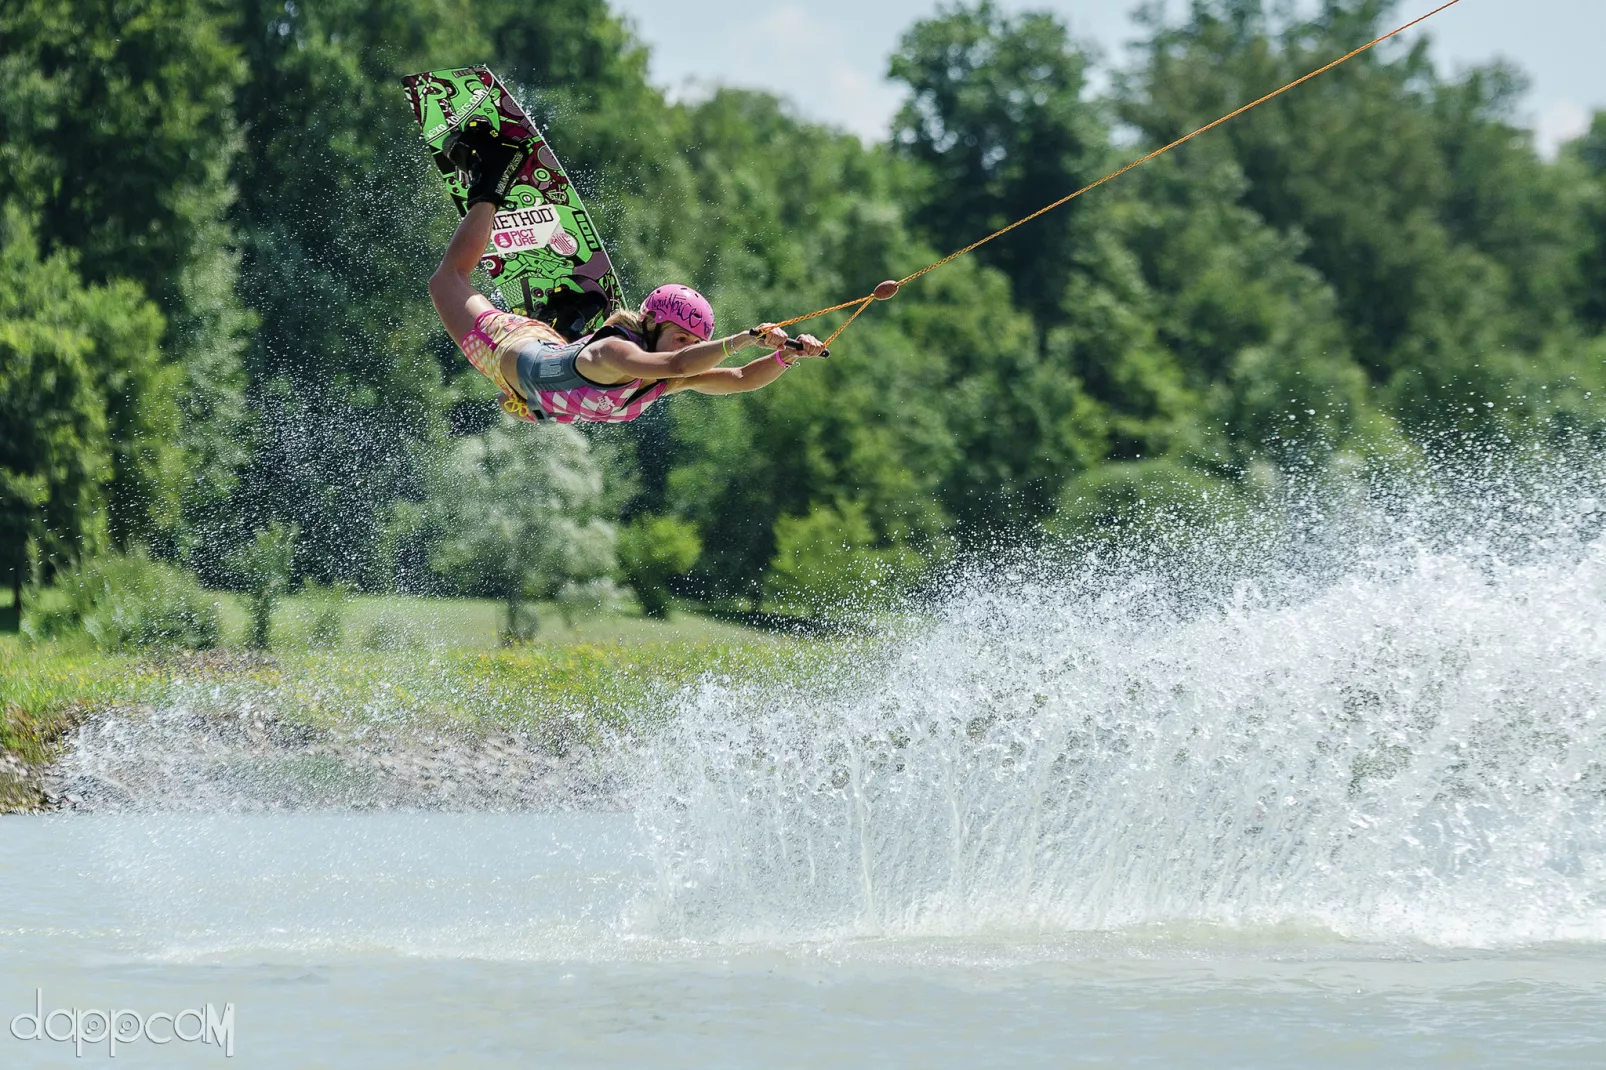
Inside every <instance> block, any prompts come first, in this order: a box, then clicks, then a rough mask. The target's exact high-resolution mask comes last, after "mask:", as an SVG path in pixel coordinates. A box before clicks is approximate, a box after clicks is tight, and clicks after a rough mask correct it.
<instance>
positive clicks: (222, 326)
mask: <svg viewBox="0 0 1606 1070" xmlns="http://www.w3.org/2000/svg"><path fill="white" fill-rule="evenodd" d="M242 74H243V70H242V68H241V67H240V64H239V62H238V58H237V56H236V55H235V53H234V51H233V50H232V49H231V48H230V47H229V46H228V45H227V44H226V43H225V42H224V41H223V40H222V38H221V37H220V35H219V32H218V21H217V19H216V17H215V15H214V9H213V7H212V5H211V4H210V3H209V2H208V0H132V2H130V3H123V4H116V5H111V6H108V5H106V4H103V3H96V2H94V0H17V2H15V3H8V4H6V5H5V6H4V7H3V8H0V202H9V203H13V204H16V205H18V206H20V207H21V208H22V209H23V210H24V211H25V213H26V214H27V215H28V216H29V217H30V218H32V219H34V220H35V221H36V224H37V227H38V234H39V240H40V242H41V244H42V245H43V247H44V249H45V250H46V251H47V252H54V251H58V250H74V251H76V253H77V260H76V264H77V270H78V271H79V272H80V273H81V274H82V276H83V277H84V279H85V280H86V281H87V282H89V283H91V284H111V283H113V282H114V281H115V280H128V281H130V282H132V283H133V284H135V285H136V286H137V287H138V288H139V290H140V291H142V292H143V293H144V294H145V295H147V296H148V297H149V298H150V299H151V300H152V301H153V302H154V303H155V305H156V308H157V310H159V311H160V314H161V319H160V320H157V321H155V322H157V323H158V324H159V325H160V329H161V330H162V338H161V344H162V353H163V357H164V359H165V361H166V362H167V363H168V364H170V365H173V366H174V367H176V368H177V369H179V370H178V371H177V372H175V373H172V374H171V375H168V374H165V373H164V374H161V375H158V376H157V378H159V379H161V380H162V383H161V385H160V387H159V388H154V389H156V390H157V391H158V392H160V393H162V395H163V397H164V401H163V404H169V405H177V406H179V410H180V413H181V415H182V422H181V423H180V424H179V425H178V427H177V428H176V429H175V428H172V427H169V426H167V423H166V421H165V418H164V421H163V424H162V426H161V427H160V429H159V431H160V434H161V435H162V436H169V435H171V436H172V440H176V442H177V445H178V447H179V449H180V450H181V451H182V463H177V462H175V461H174V459H173V457H171V456H169V457H165V458H162V459H160V460H157V459H155V458H147V460H148V461H149V462H150V463H148V464H145V465H144V468H145V470H146V474H150V473H151V472H153V471H155V470H157V469H162V468H166V469H168V470H170V471H183V472H184V475H185V478H184V480H183V483H182V488H183V490H184V494H185V497H186V500H187V505H188V506H189V508H190V510H191V512H192V513H195V512H197V511H203V512H204V511H205V509H206V508H207V507H208V504H209V503H214V504H215V503H216V501H217V500H218V498H219V497H220V495H221V494H222V493H223V492H224V491H225V490H226V489H227V487H228V486H229V484H230V481H231V480H232V477H233V473H234V469H235V467H236V466H237V465H238V463H239V461H240V459H241V457H242V453H241V451H240V448H239V445H238V440H239V425H240V419H241V398H240V382H239V350H240V344H241V336H242V334H243V333H244V331H245V330H246V329H247V327H248V326H249V324H248V321H247V319H246V317H245V315H244V312H243V309H242V308H241V306H240V304H239V302H238V300H237V298H236V297H235V293H234V279H235V274H234V272H235V267H234V263H235V261H234V255H235V254H234V252H233V251H232V238H231V234H230V230H229V228H228V226H227V224H226V221H225V215H226V213H227V211H228V208H229V203H230V200H231V198H232V196H233V191H232V188H231V187H230V184H229V176H228V168H229V164H230V161H231V159H232V157H233V154H234V152H235V150H236V148H237V147H238V130H237V126H236V124H235V122H234V118H233V114H232V111H231V107H232V103H233V94H234V91H235V89H236V87H237V86H238V85H239V83H240V78H241V76H242ZM125 326H126V327H128V328H130V329H133V330H134V331H135V332H136V333H137V334H140V335H141V337H143V333H142V332H144V331H145V330H146V329H147V325H146V323H144V322H141V323H135V324H128V325H123V324H118V323H116V322H115V321H112V320H109V319H108V320H105V321H103V324H102V327H103V336H102V338H101V339H100V340H101V341H102V342H107V343H113V342H115V341H116V340H115V339H114V338H112V337H111V335H112V334H114V333H115V332H116V331H118V330H122V329H124V328H125ZM101 355H102V358H103V359H106V360H113V361H114V360H116V359H117V354H116V350H115V347H108V348H107V349H105V350H103V351H102V354H101ZM127 374H129V372H128V370H127V369H115V368H114V369H113V370H112V377H113V378H117V377H120V376H121V377H126V375H127ZM142 374H144V373H142ZM149 374H155V373H154V372H151V373H149ZM180 380H181V385H179V381H180ZM119 385H121V386H126V387H127V388H128V391H129V394H128V395H127V396H130V397H135V396H138V395H142V394H144V393H146V392H148V391H150V390H152V389H153V388H152V386H151V383H150V382H149V381H148V380H147V381H146V382H135V381H132V380H128V381H126V382H124V383H121V384H119ZM153 400H154V399H153ZM150 416H151V406H148V405H144V404H143V403H138V404H128V405H125V404H118V405H114V406H113V407H112V410H111V413H110V417H111V421H112V424H111V435H112V438H113V440H114V441H115V442H117V443H118V444H119V446H118V449H119V451H120V454H121V455H122V456H123V458H124V459H125V460H126V459H127V458H128V456H129V455H130V454H131V453H133V452H137V451H140V450H147V451H148V450H149V449H150V446H149V444H145V445H140V444H137V440H138V439H140V438H141V437H142V436H146V435H148V434H150V433H152V432H153V430H155V429H153V428H151V427H150V426H149V424H148V422H147V421H148V419H149V418H150ZM129 467H130V466H129V465H128V464H126V463H125V464H124V471H127V470H128V468H129ZM173 493H174V491H173V488H172V487H171V485H170V484H167V483H165V482H163V481H156V482H154V483H152V482H149V481H147V480H144V479H135V480H124V479H122V478H121V477H120V478H119V481H118V485H117V487H116V489H115V496H114V511H113V521H114V524H113V526H114V529H115V531H116V533H117V535H118V537H119V539H120V541H124V542H127V541H130V540H132V539H135V538H139V539H145V540H152V541H156V542H161V543H166V544H167V545H168V546H169V547H170V548H172V549H176V548H177V547H176V545H174V544H175V540H177V539H178V537H179V532H178V530H177V528H178V526H179V525H178V518H177V516H176V510H175V509H174V508H173V501H172V495H173ZM147 494H148V495H154V496H155V497H154V498H153V499H151V500H141V496H142V495H147Z"/></svg>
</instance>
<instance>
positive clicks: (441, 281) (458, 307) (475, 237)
mask: <svg viewBox="0 0 1606 1070" xmlns="http://www.w3.org/2000/svg"><path fill="white" fill-rule="evenodd" d="M495 223H496V208H495V207H494V206H493V205H492V204H491V203H490V202H489V201H481V202H480V203H478V204H476V205H474V206H473V207H471V208H470V209H469V210H468V214H467V215H465V216H464V217H463V221H462V222H461V223H458V224H457V233H456V234H453V235H452V243H451V244H450V245H448V246H447V247H446V255H445V256H443V257H442V258H441V266H440V267H438V268H436V269H435V274H433V275H431V276H430V277H429V296H430V299H431V300H433V301H434V302H435V311H436V312H437V313H438V314H439V315H440V318H441V322H442V323H443V324H445V325H446V330H447V331H448V333H450V334H451V336H452V341H454V342H456V341H459V340H461V339H462V337H463V336H464V335H466V334H468V333H469V332H470V331H472V330H473V329H474V321H475V320H476V319H478V318H479V315H480V313H482V312H486V311H489V310H491V309H494V308H495V307H496V306H495V305H493V304H491V302H490V301H489V300H488V299H487V298H486V297H485V295H484V294H482V293H480V292H479V291H478V290H476V289H474V285H473V283H471V282H469V281H468V276H469V272H471V271H473V270H474V265H475V264H478V263H479V262H480V257H481V256H483V255H484V254H485V246H486V245H487V244H489V243H490V240H491V228H492V227H493V226H494V225H495Z"/></svg>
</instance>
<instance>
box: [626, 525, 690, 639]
mask: <svg viewBox="0 0 1606 1070" xmlns="http://www.w3.org/2000/svg"><path fill="white" fill-rule="evenodd" d="M702 552H703V540H702V538H701V537H700V536H699V535H698V534H697V529H696V528H695V527H693V526H692V525H690V524H688V523H686V521H684V520H681V519H679V518H677V517H673V516H652V515H649V514H643V515H641V516H638V517H637V518H636V519H635V520H633V521H631V522H630V524H629V525H628V526H626V527H625V528H624V529H622V530H621V531H620V532H619V569H620V571H621V572H622V573H623V574H624V577H625V581H626V582H627V583H629V584H630V586H631V588H633V589H634V590H635V592H636V599H637V600H638V601H639V602H640V603H641V609H642V612H643V613H645V614H647V616H649V617H657V618H660V619H662V618H663V617H666V616H668V615H669V597H670V586H669V585H670V582H671V581H672V580H675V579H677V578H679V577H681V576H684V575H685V574H686V573H688V572H690V571H691V569H692V566H693V565H695V564H696V563H697V558H698V557H699V556H700V555H701V554H702Z"/></svg>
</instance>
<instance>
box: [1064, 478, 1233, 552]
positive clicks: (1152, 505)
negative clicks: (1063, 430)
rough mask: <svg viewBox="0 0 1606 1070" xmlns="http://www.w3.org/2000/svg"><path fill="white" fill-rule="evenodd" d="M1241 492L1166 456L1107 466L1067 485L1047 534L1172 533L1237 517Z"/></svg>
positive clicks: (1125, 535)
mask: <svg viewBox="0 0 1606 1070" xmlns="http://www.w3.org/2000/svg"><path fill="white" fill-rule="evenodd" d="M1242 510H1243V498H1242V492H1241V491H1239V489H1238V488H1237V487H1235V486H1233V485H1232V484H1230V483H1226V482H1224V481H1222V480H1219V479H1215V478H1212V477H1211V476H1209V475H1206V474H1205V473H1203V472H1198V471H1195V470H1193V469H1191V468H1187V467H1184V466H1183V465H1181V464H1179V463H1177V462H1175V461H1172V460H1166V459H1157V460H1148V461H1125V462H1121V463H1117V464H1106V465H1103V466H1102V467H1099V468H1095V469H1092V470H1091V471H1088V472H1084V473H1082V474H1081V475H1079V476H1077V477H1076V478H1075V479H1073V480H1071V482H1070V483H1068V484H1066V486H1065V490H1064V491H1063V492H1062V493H1061V495H1060V500H1059V508H1058V510H1057V511H1056V512H1055V513H1054V515H1053V516H1051V517H1049V518H1048V519H1047V520H1046V521H1045V522H1044V525H1043V526H1044V527H1045V528H1046V529H1047V530H1048V531H1049V532H1050V533H1052V534H1055V535H1061V536H1078V535H1083V536H1085V535H1102V536H1110V537H1115V536H1117V535H1118V536H1119V537H1120V538H1123V539H1132V538H1140V537H1145V536H1168V537H1175V536H1177V535H1181V534H1185V533H1187V532H1189V531H1197V530H1200V529H1202V528H1205V527H1208V526H1209V525H1211V524H1212V523H1215V522H1218V521H1221V520H1225V519H1229V518H1231V517H1234V516H1237V515H1239V514H1240V513H1241V512H1242Z"/></svg>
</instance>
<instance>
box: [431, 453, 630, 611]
mask: <svg viewBox="0 0 1606 1070" xmlns="http://www.w3.org/2000/svg"><path fill="white" fill-rule="evenodd" d="M436 479H437V480H438V486H437V488H436V490H435V493H434V494H433V495H432V496H431V508H432V511H433V516H432V517H431V522H432V523H433V524H434V525H435V526H436V528H437V530H438V531H439V532H440V533H441V536H440V540H439V543H438V545H437V549H436V554H435V561H434V565H435V567H436V568H437V569H438V570H439V571H440V572H441V573H442V574H443V575H445V576H446V577H448V578H449V579H450V580H451V581H452V582H453V583H455V584H456V585H457V588H458V590H460V591H461V592H462V593H464V594H470V595H477V596H479V597H484V598H498V599H501V600H502V602H503V604H504V605H505V606H506V610H507V615H506V628H505V631H504V634H505V635H506V636H508V637H509V638H512V639H517V638H523V637H526V636H527V635H529V634H530V632H531V631H532V629H531V627H530V625H529V622H528V621H527V620H526V614H525V612H524V605H525V603H526V602H528V601H531V600H552V599H555V598H557V597H559V596H560V595H562V594H564V593H565V592H566V589H572V588H574V587H576V586H579V585H583V584H587V583H589V582H591V581H595V580H600V579H604V578H606V577H609V576H611V575H612V574H613V572H614V570H615V568H616V564H615V560H614V541H615V534H614V528H613V525H612V524H610V523H608V522H607V521H606V520H604V519H603V518H602V517H601V516H599V515H598V507H599V506H600V504H601V502H602V492H603V481H602V472H601V471H600V470H599V469H598V467H597V465H596V464H595V463H594V462H593V461H592V459H591V456H590V451H589V450H588V449H587V448H586V441H585V438H584V437H583V436H582V435H581V434H580V433H579V432H577V431H574V430H573V429H571V428H568V427H563V426H553V427H543V428H541V429H540V430H539V431H533V430H529V429H519V430H514V429H509V428H504V427H497V428H495V429H493V430H491V431H489V432H487V433H486V434H484V435H477V436H472V437H466V438H462V439H459V440H457V442H456V444H455V448H454V450H453V451H452V454H451V457H450V459H449V461H448V462H447V464H446V465H445V466H444V467H443V469H442V470H441V471H440V473H439V474H438V476H437V477H436Z"/></svg>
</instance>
